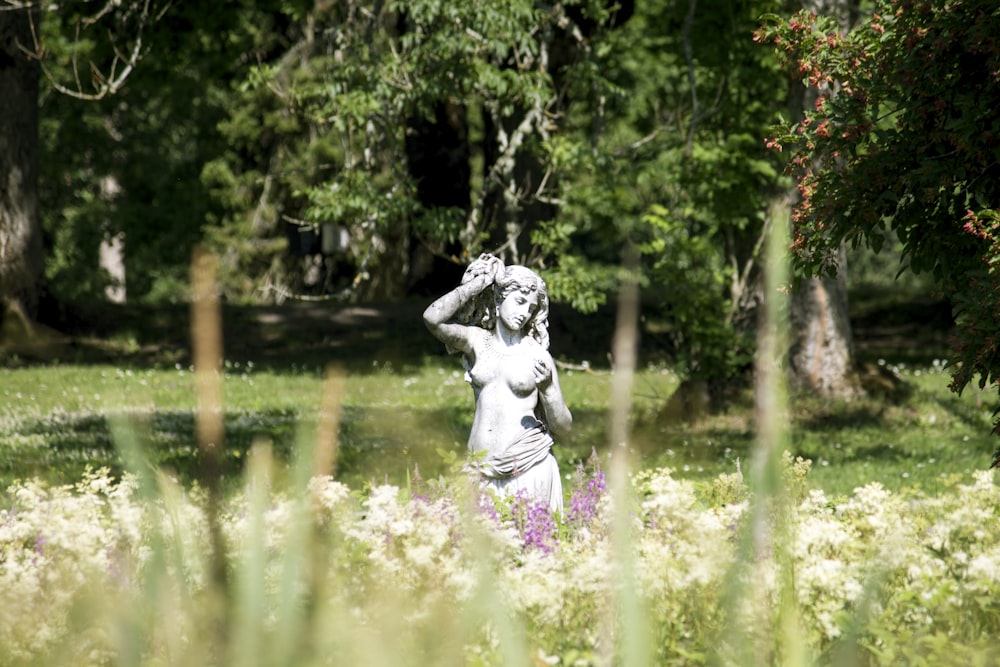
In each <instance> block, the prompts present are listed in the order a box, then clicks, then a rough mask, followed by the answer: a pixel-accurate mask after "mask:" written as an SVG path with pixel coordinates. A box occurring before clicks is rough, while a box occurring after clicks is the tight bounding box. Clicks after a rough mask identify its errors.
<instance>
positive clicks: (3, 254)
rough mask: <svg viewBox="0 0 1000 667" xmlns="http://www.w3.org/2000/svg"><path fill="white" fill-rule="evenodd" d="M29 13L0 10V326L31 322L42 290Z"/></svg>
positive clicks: (34, 72)
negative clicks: (12, 319) (12, 320)
mask: <svg viewBox="0 0 1000 667" xmlns="http://www.w3.org/2000/svg"><path fill="white" fill-rule="evenodd" d="M34 13H35V12H33V11H31V12H29V10H27V9H25V10H20V11H13V10H9V9H8V10H6V11H5V10H4V9H3V8H0V100H2V102H0V179H2V180H0V301H2V306H3V308H2V310H0V322H2V321H3V318H4V317H5V316H7V315H6V314H7V313H11V312H17V313H18V314H19V316H20V317H21V318H31V317H33V316H34V314H35V309H36V308H37V306H38V298H39V291H40V287H41V277H42V231H41V227H40V225H39V218H38V81H39V75H40V69H39V65H38V61H37V60H35V59H34V58H32V57H31V55H30V53H31V52H30V45H31V44H32V36H31V33H32V30H31V26H32V22H33V21H36V20H37V16H33V14H34Z"/></svg>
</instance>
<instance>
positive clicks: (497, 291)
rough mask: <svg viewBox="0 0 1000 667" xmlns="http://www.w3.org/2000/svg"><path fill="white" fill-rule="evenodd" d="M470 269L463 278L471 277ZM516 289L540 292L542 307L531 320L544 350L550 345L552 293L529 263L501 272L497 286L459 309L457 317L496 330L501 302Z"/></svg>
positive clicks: (534, 335) (531, 333) (532, 332)
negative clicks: (550, 295)
mask: <svg viewBox="0 0 1000 667" xmlns="http://www.w3.org/2000/svg"><path fill="white" fill-rule="evenodd" d="M471 278H472V275H471V274H469V273H466V275H465V276H464V277H463V279H462V282H463V283H464V282H467V281H468V280H471ZM514 290H524V291H526V292H536V293H537V294H538V308H537V309H536V310H535V312H534V314H533V315H532V316H531V319H530V320H529V321H528V322H527V324H528V332H527V333H528V335H529V336H531V337H532V338H534V339H535V340H536V341H537V342H538V344H539V345H541V346H542V349H543V350H547V349H549V295H548V290H547V289H546V286H545V281H544V280H542V277H541V276H540V275H538V274H537V273H535V272H534V271H532V270H531V269H529V268H528V267H526V266H518V265H515V266H508V267H505V268H504V269H503V270H501V271H499V272H498V275H497V279H496V281H495V282H494V283H493V289H484V290H483V291H482V292H480V293H479V294H477V295H476V296H475V297H473V298H472V300H471V301H470V302H469V303H468V304H467V305H466V307H465V308H463V309H462V311H461V312H459V313H458V314H457V316H456V318H455V321H457V322H459V323H462V324H467V325H472V326H479V327H482V328H484V329H487V330H490V331H492V330H493V328H494V327H495V326H496V321H497V316H498V311H499V309H500V304H501V303H502V302H503V300H504V299H505V298H507V296H508V295H509V294H510V293H511V292H513V291H514Z"/></svg>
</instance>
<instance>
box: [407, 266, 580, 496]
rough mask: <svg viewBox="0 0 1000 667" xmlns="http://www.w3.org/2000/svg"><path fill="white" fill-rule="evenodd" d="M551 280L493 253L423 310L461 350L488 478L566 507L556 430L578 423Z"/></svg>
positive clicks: (475, 445) (473, 440) (476, 444)
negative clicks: (555, 356)
mask: <svg viewBox="0 0 1000 667" xmlns="http://www.w3.org/2000/svg"><path fill="white" fill-rule="evenodd" d="M548 314H549V300H548V294H547V291H546V287H545V282H544V281H543V280H542V279H541V277H540V276H539V275H538V274H536V273H535V272H534V271H532V270H530V269H528V268H526V267H523V266H504V264H503V262H502V261H500V260H499V259H497V258H496V257H493V256H492V255H482V256H480V257H479V259H477V260H475V261H474V262H472V264H470V265H469V267H468V269H467V270H466V272H465V275H464V276H463V277H462V282H461V284H460V285H459V286H458V287H456V288H455V289H453V290H452V291H450V292H448V293H447V294H445V295H444V296H442V297H441V298H439V299H438V300H436V301H435V302H434V303H432V304H431V305H430V306H428V307H427V310H425V311H424V322H425V323H426V324H427V327H428V329H430V331H431V333H432V334H434V336H435V337H436V338H437V339H438V340H440V341H441V342H443V343H444V344H445V345H446V346H447V347H448V349H449V351H454V352H461V353H462V356H463V362H464V365H465V367H466V370H467V371H468V376H467V377H468V379H469V382H470V383H471V384H472V389H473V394H474V396H475V399H476V413H475V417H474V418H473V423H472V431H471V433H470V434H469V450H470V451H471V452H474V453H476V452H482V454H481V456H483V457H485V458H482V459H481V460H477V461H475V462H473V463H472V464H470V467H471V468H472V469H474V470H475V472H476V473H477V474H479V475H481V477H482V480H483V484H484V486H487V487H489V488H492V489H494V490H495V491H497V492H498V493H500V494H502V495H509V494H512V493H525V494H527V495H529V496H530V497H532V498H534V499H536V500H541V501H544V502H547V503H548V504H549V506H550V507H551V508H552V509H553V510H554V511H562V504H563V501H562V483H561V480H560V477H559V466H558V464H557V463H556V460H555V457H554V456H553V455H552V445H553V440H552V436H551V435H550V431H551V432H552V433H555V434H556V435H559V436H563V435H564V434H566V433H568V432H569V430H570V427H571V426H572V423H573V417H572V414H571V413H570V411H569V408H568V407H567V406H566V402H565V400H564V399H563V395H562V389H561V387H560V385H559V378H558V375H557V372H556V368H555V363H554V362H553V360H552V356H551V355H550V354H549V352H548V347H549V334H548Z"/></svg>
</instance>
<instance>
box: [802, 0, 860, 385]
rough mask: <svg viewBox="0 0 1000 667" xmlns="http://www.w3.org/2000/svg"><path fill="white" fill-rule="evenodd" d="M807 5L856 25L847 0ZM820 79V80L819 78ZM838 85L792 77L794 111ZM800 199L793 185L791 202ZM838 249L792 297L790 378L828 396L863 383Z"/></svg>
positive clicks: (843, 29) (846, 26) (846, 25)
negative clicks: (828, 271) (832, 261)
mask: <svg viewBox="0 0 1000 667" xmlns="http://www.w3.org/2000/svg"><path fill="white" fill-rule="evenodd" d="M801 4H802V11H805V12H808V13H809V14H810V15H817V16H826V17H829V18H830V19H831V20H832V23H831V25H836V26H837V27H838V28H839V33H840V34H841V35H843V34H846V33H847V32H848V31H849V30H850V29H851V24H852V23H853V22H854V18H855V17H854V16H853V15H852V10H851V8H850V5H849V4H848V2H847V0H804V1H803V2H802V3H801ZM817 83H819V82H817ZM836 92H837V91H836V86H831V85H829V84H822V83H819V85H812V84H810V82H809V81H808V80H803V79H802V78H796V79H795V80H793V81H792V92H791V94H790V95H789V117H790V118H793V119H796V120H797V121H801V120H802V119H803V118H805V116H806V111H807V110H810V109H813V108H814V107H815V106H816V100H818V99H819V98H820V95H821V94H824V95H826V96H830V95H835V94H836ZM797 199H798V197H797V192H796V191H794V190H793V191H792V194H791V196H789V197H786V198H785V200H786V201H788V203H789V206H793V205H794V202H795V201H796V200H797ZM835 252H836V253H837V258H836V265H837V271H836V272H835V273H833V274H832V275H821V276H807V277H805V278H804V279H802V281H801V282H800V283H799V284H797V285H796V286H795V288H794V289H793V290H792V293H791V298H790V300H789V320H790V341H789V342H790V347H789V350H788V369H789V376H790V377H789V381H790V384H791V386H792V387H793V388H794V389H796V390H798V391H803V392H809V393H814V394H818V395H820V396H826V397H849V396H851V395H854V394H856V393H857V392H858V391H859V390H860V387H859V385H858V382H857V373H856V371H855V367H854V366H855V360H854V341H853V335H852V332H851V323H850V318H849V315H848V303H847V265H846V261H845V257H846V253H845V251H844V248H843V247H840V248H837V249H836V250H835Z"/></svg>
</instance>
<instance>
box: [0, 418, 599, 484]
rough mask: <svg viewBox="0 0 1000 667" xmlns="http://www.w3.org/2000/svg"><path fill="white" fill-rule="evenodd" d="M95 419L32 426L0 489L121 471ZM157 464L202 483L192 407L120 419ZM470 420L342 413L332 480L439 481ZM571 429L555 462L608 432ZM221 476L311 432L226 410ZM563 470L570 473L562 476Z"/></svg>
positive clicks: (310, 439) (282, 454)
mask: <svg viewBox="0 0 1000 667" xmlns="http://www.w3.org/2000/svg"><path fill="white" fill-rule="evenodd" d="M115 418H116V417H115V416H107V415H101V414H85V415H66V414H61V415H53V416H48V417H45V418H44V419H37V420H33V421H29V422H27V423H25V424H24V425H23V427H22V428H20V429H19V433H20V434H21V435H22V436H23V437H21V438H19V440H18V441H17V443H16V444H8V445H7V446H3V447H0V480H2V481H3V488H6V485H7V484H9V482H10V481H12V480H13V479H15V478H25V477H37V478H39V479H42V480H44V481H46V482H48V483H50V484H70V483H75V482H77V481H79V479H80V477H81V474H82V473H83V472H84V471H85V470H86V469H87V468H88V467H89V468H92V469H97V468H103V467H106V468H108V469H110V470H111V472H112V474H113V475H115V476H117V475H120V474H121V473H122V472H123V464H122V460H121V458H120V456H119V453H118V450H117V448H116V447H115V443H114V435H113V433H112V426H111V421H112V420H113V419H115ZM123 418H124V419H125V420H126V423H127V424H128V425H129V428H130V429H131V430H132V432H133V433H134V434H135V436H136V437H137V440H138V442H139V443H140V444H141V445H142V446H143V447H144V448H145V452H146V457H147V459H148V460H149V461H150V463H152V464H153V465H154V466H156V467H158V468H161V469H164V470H166V471H168V472H169V473H170V474H172V475H174V476H176V477H177V479H178V480H179V481H181V482H182V483H184V484H185V485H186V486H187V485H189V484H191V483H193V482H195V481H197V480H198V479H199V473H200V469H201V459H200V456H199V453H198V447H197V445H196V444H195V443H196V438H195V415H194V413H193V412H192V411H189V410H176V411H156V412H151V413H142V414H130V415H126V416H123ZM471 418H472V414H471V411H470V410H469V408H468V407H467V406H464V405H463V406H456V407H448V408H444V409H434V410H400V409H398V408H381V407H364V408H361V407H355V406H345V407H344V408H343V410H342V415H341V426H340V432H339V443H338V444H339V447H338V451H337V466H336V477H337V478H338V479H339V480H340V481H343V482H344V483H346V484H348V485H349V486H351V487H352V488H363V487H364V486H365V485H367V484H369V483H375V484H378V483H390V484H396V485H404V484H405V483H406V481H407V479H409V478H410V477H411V476H412V475H414V474H417V472H418V471H419V474H420V476H421V477H423V478H424V479H428V478H435V477H437V476H439V475H442V474H446V473H447V472H448V471H449V467H450V466H451V465H452V464H453V463H454V462H455V461H463V460H464V452H465V443H466V438H467V437H468V432H469V428H470V425H471ZM576 418H577V424H578V428H577V429H575V430H576V433H574V436H573V437H571V438H569V439H567V441H566V442H563V443H557V446H556V455H557V458H558V459H559V461H560V462H561V463H562V464H563V466H564V467H566V466H570V467H575V466H576V464H577V463H580V462H583V461H585V460H586V459H587V457H588V456H589V455H590V453H591V451H592V450H593V449H595V448H597V449H600V448H601V446H602V444H603V438H604V435H605V431H604V424H605V421H606V420H605V418H604V415H603V413H602V414H597V413H587V412H586V411H581V412H579V414H577V415H576ZM225 433H226V437H225V445H224V448H223V451H224V459H223V468H222V474H223V476H224V478H225V482H224V485H225V486H226V487H227V488H230V489H233V488H236V487H238V486H239V484H240V483H241V480H242V476H243V470H244V465H245V462H246V459H247V455H248V454H249V452H250V449H251V448H252V447H253V446H254V445H255V444H257V443H269V444H270V445H271V447H272V450H273V452H274V454H275V456H276V457H277V459H278V460H279V461H283V462H285V463H288V462H290V461H291V460H292V459H293V457H294V455H295V452H296V449H297V447H300V446H308V447H311V446H313V443H314V442H315V435H314V434H315V427H314V425H313V424H311V423H309V422H308V421H307V420H303V419H302V418H301V416H300V415H299V414H297V413H295V412H294V411H291V410H267V409H265V410H254V411H230V412H227V413H226V415H225ZM568 472H571V470H569V471H568Z"/></svg>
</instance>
